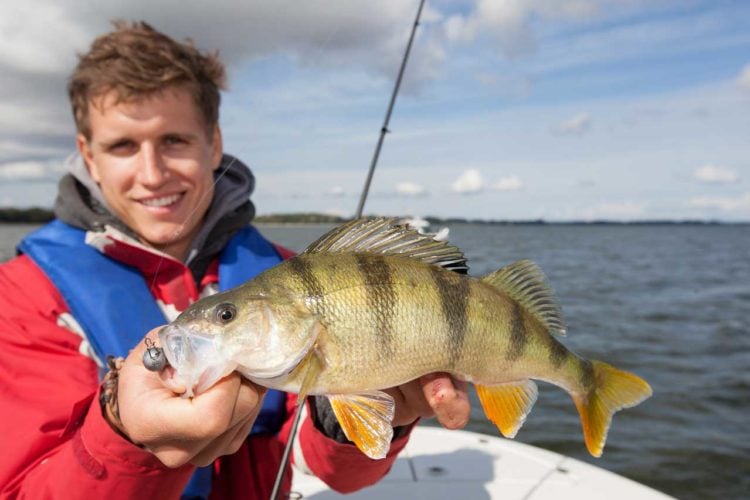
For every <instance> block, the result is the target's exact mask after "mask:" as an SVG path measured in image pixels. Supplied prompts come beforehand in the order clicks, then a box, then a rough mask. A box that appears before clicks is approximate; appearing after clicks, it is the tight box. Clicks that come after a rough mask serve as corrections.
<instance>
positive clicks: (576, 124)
mask: <svg viewBox="0 0 750 500" xmlns="http://www.w3.org/2000/svg"><path fill="white" fill-rule="evenodd" d="M589 128H591V116H590V115H589V114H588V113H578V114H577V115H574V116H571V117H570V118H568V119H567V120H563V121H562V122H560V123H559V124H557V126H555V127H554V129H553V130H554V131H555V132H557V133H558V134H563V135H583V134H584V133H586V132H588V130H589Z"/></svg>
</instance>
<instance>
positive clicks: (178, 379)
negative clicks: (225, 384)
mask: <svg viewBox="0 0 750 500" xmlns="http://www.w3.org/2000/svg"><path fill="white" fill-rule="evenodd" d="M159 341H160V343H161V345H162V348H163V349H164V354H165V355H166V357H167V361H169V364H170V365H171V366H172V368H173V371H172V372H171V373H170V377H169V378H170V380H169V385H170V386H171V388H172V389H173V390H175V388H181V387H184V390H185V392H184V393H183V395H184V396H186V397H193V396H194V395H196V394H200V393H201V392H204V391H205V390H206V389H208V388H210V387H211V386H212V385H214V384H215V383H216V382H217V381H218V380H219V379H221V378H223V377H225V376H226V375H228V374H229V373H231V372H232V371H233V370H234V369H235V367H236V366H237V365H236V363H232V362H229V361H228V360H226V359H225V358H224V357H222V356H221V355H220V353H219V352H218V350H217V349H216V337H215V336H214V335H205V334H201V333H196V332H194V331H192V330H189V329H186V328H184V327H180V326H177V325H174V324H170V325H167V326H165V327H164V328H162V329H161V330H160V331H159Z"/></svg>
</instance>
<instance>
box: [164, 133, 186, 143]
mask: <svg viewBox="0 0 750 500" xmlns="http://www.w3.org/2000/svg"><path fill="white" fill-rule="evenodd" d="M164 143H165V144H166V145H168V146H178V145H180V144H186V143H187V141H186V140H185V139H183V138H182V137H179V136H176V135H169V136H167V137H165V138H164Z"/></svg>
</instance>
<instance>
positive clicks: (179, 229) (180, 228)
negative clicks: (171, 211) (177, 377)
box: [151, 157, 237, 319]
mask: <svg viewBox="0 0 750 500" xmlns="http://www.w3.org/2000/svg"><path fill="white" fill-rule="evenodd" d="M236 161H237V158H235V157H232V160H231V161H230V162H229V163H228V164H227V165H226V166H225V167H223V168H222V169H221V171H220V172H219V175H217V176H216V179H214V182H213V186H212V187H213V188H214V189H212V190H211V191H212V195H211V196H213V193H215V192H216V185H217V184H218V183H219V181H220V180H221V178H222V177H224V175H225V174H226V173H227V172H228V171H229V169H230V168H231V167H232V165H234V163H235V162H236ZM206 194H207V193H203V194H202V195H201V197H200V199H199V200H198V203H196V204H195V206H194V207H193V209H192V210H191V211H190V213H188V214H187V217H185V221H184V222H183V223H181V224H180V225H179V226H178V227H177V229H176V230H175V232H174V233H173V234H172V238H173V239H174V238H177V237H178V236H180V234H182V231H184V230H185V227H186V226H187V223H188V221H190V218H191V217H192V216H193V215H194V214H195V212H196V211H197V210H198V207H199V206H200V205H201V204H200V202H202V201H203V200H204V199H205V197H206ZM160 253H162V252H160ZM162 262H164V255H160V256H159V263H158V264H157V265H156V271H155V272H154V277H153V278H152V280H151V289H153V288H154V286H155V285H156V279H157V278H158V276H159V271H160V270H161V264H162ZM168 319H169V318H168Z"/></svg>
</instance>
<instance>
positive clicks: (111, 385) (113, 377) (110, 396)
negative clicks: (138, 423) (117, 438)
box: [99, 356, 125, 432]
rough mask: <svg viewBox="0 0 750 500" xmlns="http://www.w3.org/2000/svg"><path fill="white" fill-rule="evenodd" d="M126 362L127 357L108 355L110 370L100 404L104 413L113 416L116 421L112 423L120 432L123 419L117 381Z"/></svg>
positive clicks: (103, 383)
mask: <svg viewBox="0 0 750 500" xmlns="http://www.w3.org/2000/svg"><path fill="white" fill-rule="evenodd" d="M124 362H125V358H116V357H114V356H107V368H109V371H108V372H107V374H106V375H104V379H103V380H102V385H101V387H102V390H101V392H100V394H99V405H100V406H101V409H102V414H103V415H105V416H107V415H110V416H111V419H113V420H114V422H110V425H112V427H114V428H115V429H117V430H118V432H120V431H119V429H122V420H120V405H119V404H118V402H117V386H118V384H117V381H118V377H119V375H120V368H122V365H123V363H124ZM107 410H109V411H107ZM107 420H110V419H107Z"/></svg>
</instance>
